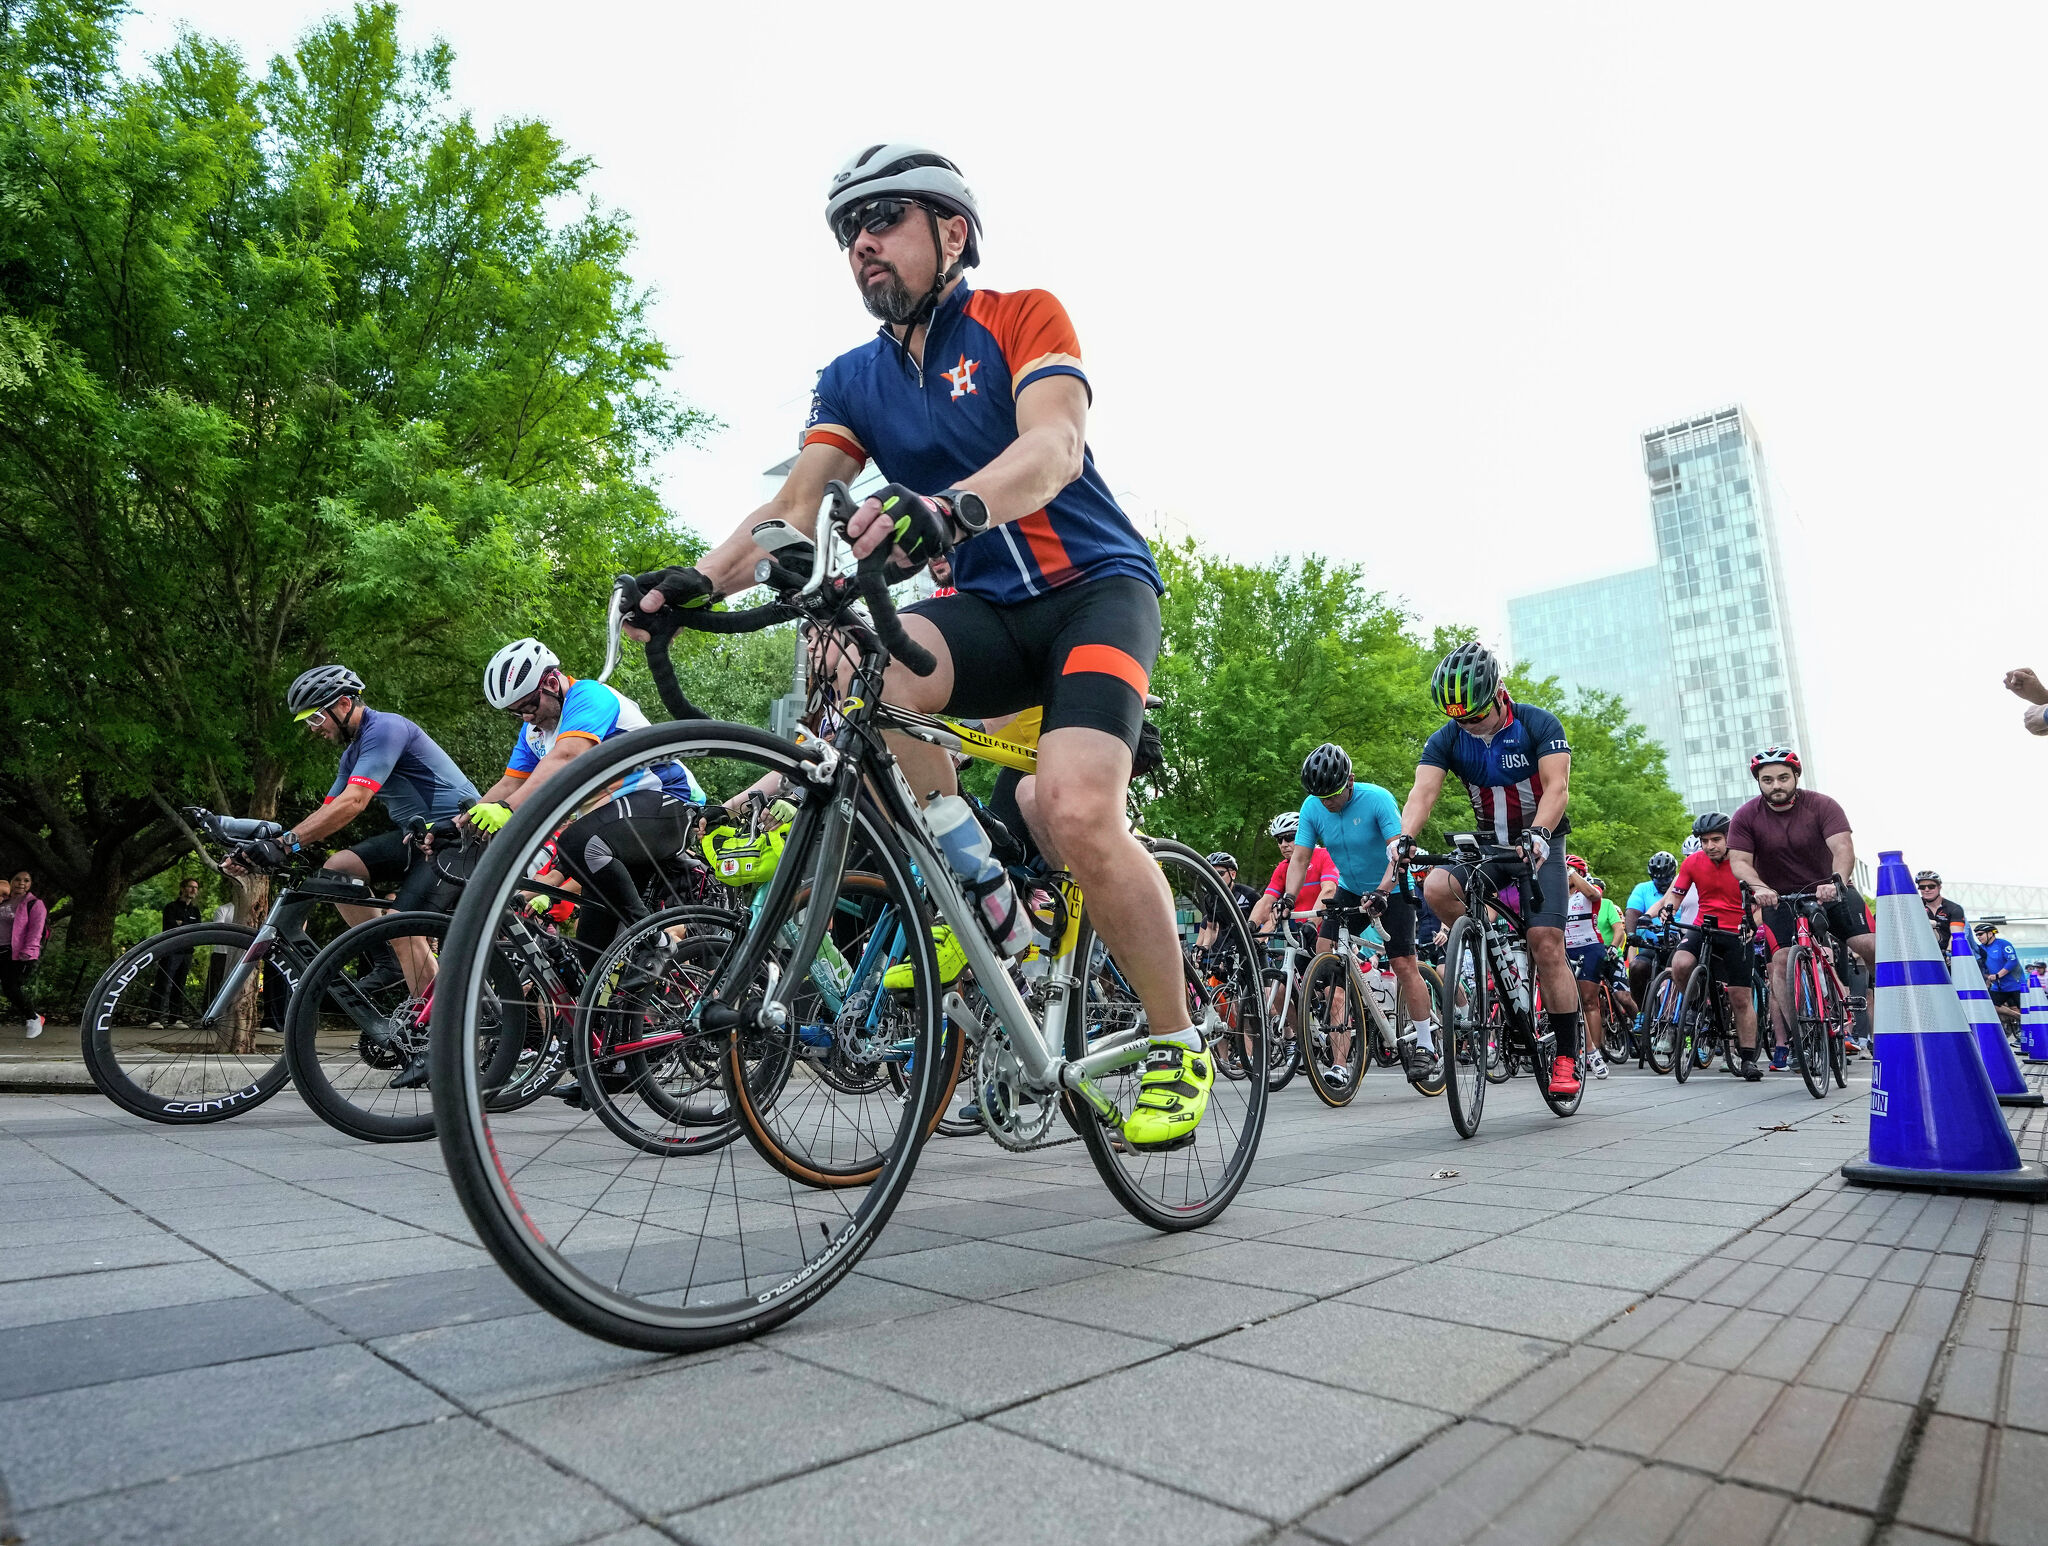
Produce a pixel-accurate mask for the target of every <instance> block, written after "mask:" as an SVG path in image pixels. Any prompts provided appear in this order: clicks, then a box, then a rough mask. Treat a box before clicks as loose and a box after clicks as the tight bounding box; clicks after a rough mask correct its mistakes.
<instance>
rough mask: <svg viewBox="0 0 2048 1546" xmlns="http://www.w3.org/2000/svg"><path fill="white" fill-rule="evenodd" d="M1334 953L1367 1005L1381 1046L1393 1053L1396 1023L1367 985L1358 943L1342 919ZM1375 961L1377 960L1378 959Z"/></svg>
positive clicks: (1396, 1039) (1397, 1040)
mask: <svg viewBox="0 0 2048 1546" xmlns="http://www.w3.org/2000/svg"><path fill="white" fill-rule="evenodd" d="M1332 952H1333V953H1334V954H1335V955H1337V956H1338V957H1339V958H1340V959H1341V960H1342V961H1343V962H1344V967H1345V970H1346V971H1347V972H1348V973H1349V976H1350V980H1351V986H1352V988H1353V989H1354V990H1355V992H1356V994H1357V997H1358V1001H1359V1002H1360V1003H1361V1004H1363V1005H1365V1014H1366V1018H1367V1019H1368V1020H1370V1021H1371V1022H1372V1028H1373V1030H1374V1032H1375V1033H1377V1035H1378V1036H1379V1039H1380V1045H1381V1046H1382V1047H1384V1048H1386V1049H1387V1051H1388V1052H1392V1051H1393V1050H1394V1049H1395V1048H1396V1047H1397V1046H1398V1045H1399V1039H1398V1035H1397V1033H1396V1032H1395V1030H1394V1022H1393V1021H1392V1020H1390V1019H1388V1018H1387V1014H1386V1011H1385V1010H1383V1009H1381V1008H1380V1004H1379V999H1378V998H1377V997H1375V996H1374V994H1373V991H1372V988H1371V987H1370V986H1369V985H1368V984H1367V982H1366V980H1365V969H1364V968H1363V967H1362V966H1360V965H1359V944H1358V941H1357V940H1356V939H1354V938H1352V935H1351V925H1350V923H1349V922H1348V921H1346V920H1344V919H1342V918H1340V919H1338V920H1337V942H1336V944H1335V945H1334V946H1333V947H1332ZM1373 959H1375V960H1377V959H1378V957H1374V958H1373ZM1397 991H1398V990H1397ZM1332 1029H1335V1027H1332Z"/></svg>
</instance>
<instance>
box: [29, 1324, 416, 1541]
mask: <svg viewBox="0 0 2048 1546" xmlns="http://www.w3.org/2000/svg"><path fill="white" fill-rule="evenodd" d="M453 1410H454V1409H453V1408H452V1407H450V1406H449V1405H448V1404H447V1403H446V1402H444V1401H442V1400H441V1399H440V1398H439V1397H438V1396H436V1395H434V1394H433V1393H432V1392H431V1391H429V1390H427V1389H426V1388H425V1387H424V1386H421V1385H419V1384H416V1383H415V1382H413V1381H412V1380H409V1379H407V1378H406V1377H405V1376H404V1375H402V1374H399V1373H398V1372H397V1371H395V1370H393V1369H391V1368H390V1367H388V1366H387V1365H385V1364H384V1363H382V1362H380V1361H379V1360H378V1359H376V1358H375V1357H373V1356H372V1355H371V1354H369V1353H367V1352H365V1351H364V1350H363V1349H361V1348H359V1347H351V1346H342V1347H324V1348H315V1349H312V1350H310V1351H307V1352H302V1353H284V1354H280V1355H279V1356H277V1357H274V1358H262V1359H252V1360H249V1361H247V1362H243V1363H233V1364H222V1365H217V1366H215V1367H213V1368H208V1369H187V1370H180V1371H178V1372H176V1373H172V1374H155V1375H149V1376H147V1377H145V1378H142V1379H136V1380H124V1381H121V1382H120V1383H117V1384H111V1385H94V1386H90V1387H87V1388H85V1389H82V1390H66V1391H57V1392H53V1393H51V1394H49V1395H42V1396H28V1397H24V1398H23V1399H21V1400H18V1401H9V1402H6V1403H5V1404H0V1453H5V1454H6V1456H7V1474H8V1484H9V1486H10V1487H11V1488H12V1489H13V1491H14V1494H15V1501H16V1504H17V1506H19V1507H21V1508H24V1509H36V1508H44V1507H48V1506H49V1505H51V1504H55V1503H63V1502H68V1501H70V1500H71V1499H74V1498H81V1497H87V1496H90V1495H91V1494H93V1493H96V1492H104V1491H106V1490H107V1489H108V1488H110V1487H117V1486H134V1485H136V1484H138V1483H141V1482H150V1481H158V1480H162V1479H164V1478H166V1477H169V1476H173V1475H179V1474H182V1473H185V1472H190V1471H196V1470H201V1469H205V1468H210V1467H215V1466H224V1465H231V1464H234V1463H235V1462H237V1461H243V1460H255V1459H260V1458H261V1457H263V1456H265V1455H270V1454H276V1453H278V1452H280V1451H283V1450H286V1449H296V1448H300V1447H303V1446H305V1445H307V1444H318V1443H325V1442H331V1441H333V1440H336V1439H345V1438H354V1437H356V1436H358V1435H360V1434H364V1433H369V1432H374V1431H376V1430H378V1429H383V1428H393V1427H398V1426H401V1425H404V1424H407V1423H421V1422H427V1421H429V1420H431V1419H433V1418H435V1417H441V1416H446V1415H449V1414H451V1413H452V1412H453ZM88 1433H89V1434H91V1435H92V1436H93V1442H92V1443H90V1444H81V1443H80V1442H79V1436H80V1435H82V1434H88Z"/></svg>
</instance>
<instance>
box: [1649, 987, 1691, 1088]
mask: <svg viewBox="0 0 2048 1546" xmlns="http://www.w3.org/2000/svg"><path fill="white" fill-rule="evenodd" d="M1682 1003H1683V999H1682V997H1681V995H1680V994H1679V991H1678V984H1677V982H1676V981H1674V980H1673V978H1672V976H1671V968H1670V967H1668V966H1666V967H1663V968H1662V969H1660V970H1659V971H1658V973H1657V975H1656V976H1654V977H1652V978H1651V979H1650V987H1649V991H1648V992H1647V993H1645V994H1644V996H1643V1004H1644V1010H1643V1039H1644V1042H1645V1046H1644V1049H1643V1055H1644V1056H1645V1057H1646V1058H1647V1059H1648V1060H1649V1064H1650V1069H1651V1071H1652V1072H1653V1073H1659V1074H1668V1073H1670V1072H1671V1069H1672V1065H1673V1063H1674V1061H1675V1059H1676V1049H1677V1047H1678V1016H1679V1007H1680V1005H1681V1004H1682Z"/></svg>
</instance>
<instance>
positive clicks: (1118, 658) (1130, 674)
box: [1060, 644, 1152, 698]
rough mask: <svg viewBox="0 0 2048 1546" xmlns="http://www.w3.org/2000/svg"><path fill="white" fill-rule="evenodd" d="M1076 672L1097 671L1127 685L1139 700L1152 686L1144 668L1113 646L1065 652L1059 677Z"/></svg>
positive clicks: (1081, 646) (1090, 646)
mask: <svg viewBox="0 0 2048 1546" xmlns="http://www.w3.org/2000/svg"><path fill="white" fill-rule="evenodd" d="M1077 671H1099V672H1101V673H1102V674H1103V675H1104V676H1113V677H1115V678H1116V679H1117V680H1118V681H1120V682H1127V683H1129V684H1130V688H1131V691H1133V692H1135V693H1136V694H1137V695H1138V696H1139V697H1140V698H1142V697H1144V696H1145V693H1146V690H1147V689H1148V688H1150V687H1151V685H1152V679H1151V677H1150V676H1148V675H1147V674H1146V672H1145V668H1144V667H1143V666H1141V665H1139V664H1138V662H1137V661H1136V660H1135V659H1134V658H1133V657H1131V656H1129V655H1126V654H1125V653H1124V652H1123V651H1122V650H1120V649H1118V648H1117V647H1116V646H1115V645H1114V644H1077V645H1075V646H1074V647H1073V649H1071V650H1070V651H1068V652H1067V663H1066V666H1065V667H1064V668H1063V669H1062V670H1061V672H1060V675H1061V676H1072V675H1073V674H1074V673H1075V672H1077Z"/></svg>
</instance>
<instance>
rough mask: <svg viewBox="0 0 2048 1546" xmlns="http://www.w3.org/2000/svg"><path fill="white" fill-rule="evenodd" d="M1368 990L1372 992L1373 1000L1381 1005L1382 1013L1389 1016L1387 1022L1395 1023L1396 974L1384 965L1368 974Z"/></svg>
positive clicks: (1366, 982)
mask: <svg viewBox="0 0 2048 1546" xmlns="http://www.w3.org/2000/svg"><path fill="white" fill-rule="evenodd" d="M1365 986H1366V991H1368V992H1369V993H1371V994H1372V1001H1373V1002H1374V1003H1375V1004H1377V1005H1379V1006H1380V1013H1381V1014H1383V1015H1385V1016H1386V1018H1387V1024H1389V1025H1392V1024H1393V1023H1394V974H1393V973H1392V972H1391V971H1389V970H1387V968H1386V967H1384V966H1382V967H1380V968H1379V969H1378V970H1377V971H1374V972H1371V973H1369V974H1367V976H1366V979H1365Z"/></svg>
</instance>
